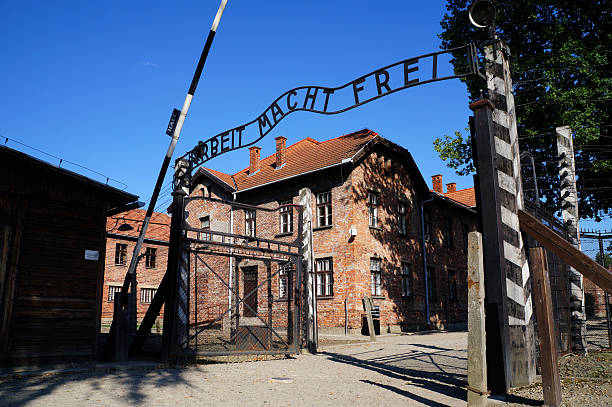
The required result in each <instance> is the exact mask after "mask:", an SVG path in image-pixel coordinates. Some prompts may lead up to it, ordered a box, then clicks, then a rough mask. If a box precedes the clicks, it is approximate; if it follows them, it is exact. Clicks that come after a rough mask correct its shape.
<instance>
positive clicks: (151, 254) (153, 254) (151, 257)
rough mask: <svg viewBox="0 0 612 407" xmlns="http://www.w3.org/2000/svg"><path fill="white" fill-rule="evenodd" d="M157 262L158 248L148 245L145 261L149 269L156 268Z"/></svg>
mask: <svg viewBox="0 0 612 407" xmlns="http://www.w3.org/2000/svg"><path fill="white" fill-rule="evenodd" d="M156 262H157V249H156V248H155V247H147V250H146V251H145V263H146V267H147V268H148V269H154V268H155V263H156Z"/></svg>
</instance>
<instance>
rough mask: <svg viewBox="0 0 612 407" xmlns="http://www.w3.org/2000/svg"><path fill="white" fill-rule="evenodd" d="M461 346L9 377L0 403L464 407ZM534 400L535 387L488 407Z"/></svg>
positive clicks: (389, 341)
mask: <svg viewBox="0 0 612 407" xmlns="http://www.w3.org/2000/svg"><path fill="white" fill-rule="evenodd" d="M466 342H467V335H466V333H465V332H455V333H433V334H419V335H389V336H384V337H379V338H378V341H377V342H374V343H357V344H344V345H336V346H330V347H327V348H325V349H323V351H322V352H321V353H319V354H317V355H308V354H304V355H299V356H297V357H296V358H292V359H280V360H268V361H260V362H244V363H228V364H209V365H197V366H192V367H187V368H184V369H157V370H136V371H134V370H132V371H117V372H114V373H106V374H94V373H86V374H73V375H64V376H47V377H40V376H39V377H31V378H26V379H12V380H8V381H4V382H0V405H1V406H23V405H25V406H62V407H64V406H133V405H146V406H333V407H341V406H350V407H357V406H370V407H371V406H396V405H397V406H400V405H401V406H434V407H439V406H465V405H466V403H465V400H466V397H467V396H466V391H465V390H464V389H463V386H465V380H466V367H467V361H466V357H467V355H466V354H467V352H466V351H465V348H466V346H467V343H466ZM581 363H582V362H581ZM576 367H577V366H576ZM611 381H612V380H610V379H609V378H608V379H605V378H604V379H598V381H592V380H591V381H584V380H569V381H568V380H565V381H564V383H563V394H564V405H566V406H612V384H611ZM541 400H542V388H541V385H534V386H531V387H529V388H525V389H520V390H516V391H514V392H513V396H512V399H511V400H509V401H508V402H505V403H504V402H491V406H525V405H528V406H536V405H540V404H541Z"/></svg>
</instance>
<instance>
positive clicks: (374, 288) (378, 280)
mask: <svg viewBox="0 0 612 407" xmlns="http://www.w3.org/2000/svg"><path fill="white" fill-rule="evenodd" d="M374 264H378V267H377V268H374V267H373V265H374ZM370 293H371V294H372V297H382V296H383V294H382V259H379V258H376V257H370Z"/></svg>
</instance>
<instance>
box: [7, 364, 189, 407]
mask: <svg viewBox="0 0 612 407" xmlns="http://www.w3.org/2000/svg"><path fill="white" fill-rule="evenodd" d="M185 372H186V370H185V369H155V370H122V371H115V372H108V373H80V374H62V375H53V376H33V377H26V378H23V377H22V378H14V379H8V380H4V381H0V405H2V406H7V407H8V406H11V407H12V406H23V405H25V404H28V403H32V402H34V401H36V400H38V399H40V398H41V397H44V396H46V395H49V394H51V393H54V392H61V391H66V390H63V389H62V387H63V386H64V385H66V384H73V383H75V382H79V381H83V382H84V381H87V386H88V387H87V388H85V389H83V392H82V394H81V396H82V397H83V398H89V394H91V393H93V392H95V391H98V390H103V387H106V386H108V390H107V392H108V396H107V400H106V401H108V398H113V399H116V400H117V402H118V401H121V402H123V403H126V404H130V405H132V404H134V405H140V404H143V403H145V402H146V400H145V399H146V397H147V396H146V395H145V393H144V392H143V387H144V386H145V385H146V386H148V387H154V388H163V387H166V386H175V385H176V384H183V385H187V386H190V387H193V386H192V385H190V384H189V383H188V382H187V381H186V380H184V379H183V376H184V374H185ZM92 379H94V380H92ZM106 379H109V380H108V381H107V380H106ZM110 379H112V381H111V380H110ZM88 393H89V394H88ZM90 401H96V400H90Z"/></svg>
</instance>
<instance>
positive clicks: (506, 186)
mask: <svg viewBox="0 0 612 407" xmlns="http://www.w3.org/2000/svg"><path fill="white" fill-rule="evenodd" d="M497 183H498V184H499V187H500V188H502V189H503V190H505V191H507V192H509V193H511V194H512V195H516V182H515V181H514V178H513V177H511V176H510V175H508V174H506V173H504V172H502V171H499V170H498V171H497Z"/></svg>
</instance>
